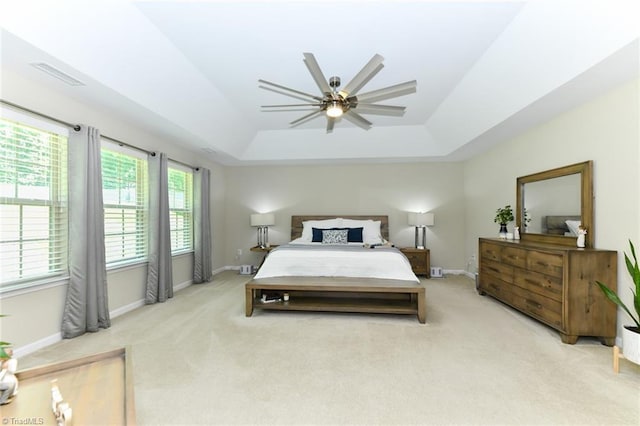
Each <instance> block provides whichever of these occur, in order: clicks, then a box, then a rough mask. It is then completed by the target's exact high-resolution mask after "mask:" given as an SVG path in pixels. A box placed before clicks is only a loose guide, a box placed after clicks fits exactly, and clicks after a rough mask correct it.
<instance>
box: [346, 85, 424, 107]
mask: <svg viewBox="0 0 640 426" xmlns="http://www.w3.org/2000/svg"><path fill="white" fill-rule="evenodd" d="M417 85H418V82H417V81H416V80H412V81H407V82H405V83H400V84H395V85H393V86H389V87H384V88H382V89H378V90H373V91H371V92H366V93H361V94H360V95H358V96H356V99H357V102H377V101H382V100H384V99H390V98H396V97H398V96H404V95H408V94H410V93H415V92H416V86H417Z"/></svg>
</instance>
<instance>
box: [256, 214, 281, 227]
mask: <svg viewBox="0 0 640 426" xmlns="http://www.w3.org/2000/svg"><path fill="white" fill-rule="evenodd" d="M275 223H276V219H275V216H274V215H273V213H256V214H252V215H251V226H269V225H273V224H275Z"/></svg>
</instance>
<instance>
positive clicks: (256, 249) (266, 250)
mask: <svg viewBox="0 0 640 426" xmlns="http://www.w3.org/2000/svg"><path fill="white" fill-rule="evenodd" d="M276 247H278V246H277V245H270V246H269V247H260V246H253V247H251V248H250V249H249V251H253V252H257V253H264V254H265V255H264V257H263V258H262V261H261V262H260V265H258V269H260V267H261V266H262V264H263V263H264V260H265V259H266V258H267V254H269V252H270V251H271V250H273V249H274V248H276Z"/></svg>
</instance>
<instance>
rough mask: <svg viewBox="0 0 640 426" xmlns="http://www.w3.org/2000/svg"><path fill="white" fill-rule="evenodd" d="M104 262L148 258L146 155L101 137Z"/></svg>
mask: <svg viewBox="0 0 640 426" xmlns="http://www.w3.org/2000/svg"><path fill="white" fill-rule="evenodd" d="M101 153H102V197H103V202H104V233H105V255H106V261H107V265H108V266H109V265H114V264H118V263H122V262H136V261H142V260H146V258H147V221H148V213H147V211H148V209H147V204H148V203H147V191H148V190H147V157H146V154H144V153H141V152H138V151H136V150H133V149H129V148H126V147H121V146H119V145H117V144H114V143H111V142H108V141H106V140H104V139H103V140H102V151H101Z"/></svg>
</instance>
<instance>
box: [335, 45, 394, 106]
mask: <svg viewBox="0 0 640 426" xmlns="http://www.w3.org/2000/svg"><path fill="white" fill-rule="evenodd" d="M382 61H384V58H383V57H382V56H380V55H378V54H375V55H374V56H373V58H371V59H370V60H369V62H367V65H365V66H364V67H363V68H362V69H361V70H360V72H359V73H358V74H356V76H355V77H353V78H352V79H351V81H350V82H348V83H347V85H346V86H344V88H343V89H342V90H340V94H341V95H342V96H343V97H345V98H346V97H347V96H349V95H355V94H356V93H357V92H358V90H360V89H361V88H362V86H364V85H365V84H367V83H368V82H369V80H371V79H372V78H373V76H374V75H376V74H378V72H380V70H381V69H382V67H384V65H383V64H382Z"/></svg>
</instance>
